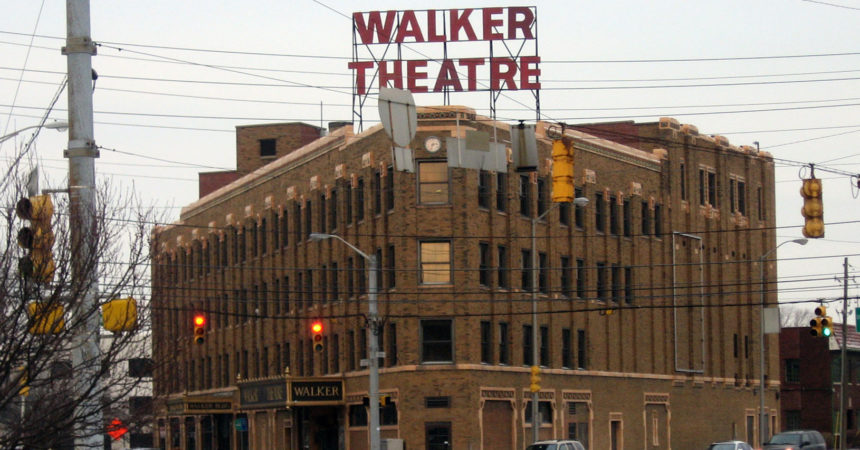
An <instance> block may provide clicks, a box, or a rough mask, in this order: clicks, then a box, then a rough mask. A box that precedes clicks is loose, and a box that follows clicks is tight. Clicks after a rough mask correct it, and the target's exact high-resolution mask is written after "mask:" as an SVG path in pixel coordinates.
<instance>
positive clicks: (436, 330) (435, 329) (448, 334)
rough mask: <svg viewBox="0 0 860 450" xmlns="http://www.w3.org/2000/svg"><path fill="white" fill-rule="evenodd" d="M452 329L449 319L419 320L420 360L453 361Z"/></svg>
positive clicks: (426, 361) (425, 361) (423, 361)
mask: <svg viewBox="0 0 860 450" xmlns="http://www.w3.org/2000/svg"><path fill="white" fill-rule="evenodd" d="M453 344H454V342H453V330H452V323H451V321H450V320H442V319H439V320H422V321H421V362H422V363H428V362H447V363H450V362H454V345H453Z"/></svg>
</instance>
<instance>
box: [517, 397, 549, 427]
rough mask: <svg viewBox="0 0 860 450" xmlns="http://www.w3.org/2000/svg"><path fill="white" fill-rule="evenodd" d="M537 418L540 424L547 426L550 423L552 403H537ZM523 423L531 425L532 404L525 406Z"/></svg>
mask: <svg viewBox="0 0 860 450" xmlns="http://www.w3.org/2000/svg"><path fill="white" fill-rule="evenodd" d="M538 413H539V414H540V415H539V416H538V418H539V420H540V423H542V424H548V423H552V402H538ZM524 419H525V422H526V423H527V424H531V423H532V402H531V401H529V402H528V404H526V413H525V418H524Z"/></svg>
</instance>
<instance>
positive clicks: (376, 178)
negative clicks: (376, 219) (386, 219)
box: [370, 170, 382, 214]
mask: <svg viewBox="0 0 860 450" xmlns="http://www.w3.org/2000/svg"><path fill="white" fill-rule="evenodd" d="M370 184H371V187H370V189H371V190H372V191H373V214H382V174H381V173H380V172H379V171H378V170H374V171H373V179H372V180H371V183H370Z"/></svg>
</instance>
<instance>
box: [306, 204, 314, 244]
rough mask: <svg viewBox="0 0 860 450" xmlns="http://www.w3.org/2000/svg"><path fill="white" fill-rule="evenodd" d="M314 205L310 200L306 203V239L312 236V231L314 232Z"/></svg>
mask: <svg viewBox="0 0 860 450" xmlns="http://www.w3.org/2000/svg"><path fill="white" fill-rule="evenodd" d="M313 211H314V208H313V204H312V203H311V201H310V200H307V201H305V237H308V236H310V235H311V231H312V230H313V225H312V223H313Z"/></svg>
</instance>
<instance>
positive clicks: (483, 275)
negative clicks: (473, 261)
mask: <svg viewBox="0 0 860 450" xmlns="http://www.w3.org/2000/svg"><path fill="white" fill-rule="evenodd" d="M478 257H479V258H480V260H479V261H478V284H480V285H481V286H489V285H490V244H488V243H486V242H480V243H478Z"/></svg>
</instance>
